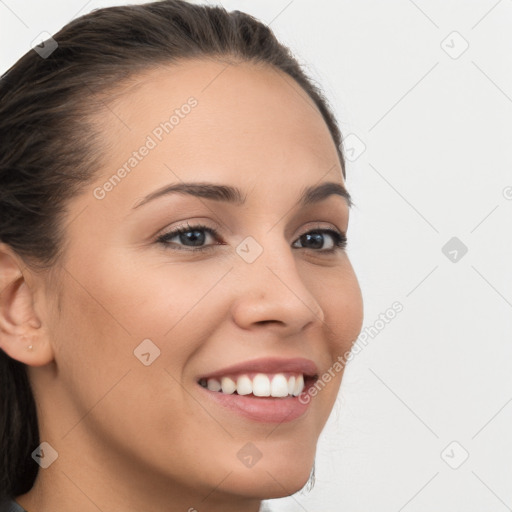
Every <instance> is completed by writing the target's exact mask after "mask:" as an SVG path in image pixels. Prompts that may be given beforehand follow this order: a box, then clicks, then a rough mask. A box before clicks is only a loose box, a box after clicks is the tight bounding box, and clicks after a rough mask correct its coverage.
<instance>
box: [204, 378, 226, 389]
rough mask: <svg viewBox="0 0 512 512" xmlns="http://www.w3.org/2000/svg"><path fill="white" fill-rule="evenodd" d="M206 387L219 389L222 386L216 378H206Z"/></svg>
mask: <svg viewBox="0 0 512 512" xmlns="http://www.w3.org/2000/svg"><path fill="white" fill-rule="evenodd" d="M207 387H208V389H209V390H210V391H220V390H221V389H222V386H221V384H220V382H219V381H218V380H217V379H208V382H207Z"/></svg>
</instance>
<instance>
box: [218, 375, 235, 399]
mask: <svg viewBox="0 0 512 512" xmlns="http://www.w3.org/2000/svg"><path fill="white" fill-rule="evenodd" d="M221 385H222V392H223V393H226V394H227V395H232V394H233V393H234V392H235V391H236V384H235V381H234V380H233V379H230V378H229V377H222V380H221Z"/></svg>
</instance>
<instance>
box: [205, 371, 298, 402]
mask: <svg viewBox="0 0 512 512" xmlns="http://www.w3.org/2000/svg"><path fill="white" fill-rule="evenodd" d="M205 380H206V386H204V384H203V386H204V387H207V388H208V389H209V390H210V391H220V392H222V393H225V394H227V395H232V394H233V393H235V392H236V393H237V394H239V395H250V394H253V395H254V396H261V397H266V396H272V397H276V398H284V397H286V396H290V395H291V396H298V395H300V394H301V393H302V391H303V389H304V376H303V375H302V374H300V375H292V376H289V377H286V376H285V375H284V374H283V373H277V374H272V375H266V374H264V373H258V374H256V375H255V376H254V377H253V378H252V379H251V378H250V377H249V376H248V375H240V376H239V377H238V378H235V379H232V378H231V377H222V378H220V379H213V378H212V379H205ZM203 382H204V380H203Z"/></svg>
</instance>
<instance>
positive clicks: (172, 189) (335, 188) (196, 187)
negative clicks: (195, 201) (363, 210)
mask: <svg viewBox="0 0 512 512" xmlns="http://www.w3.org/2000/svg"><path fill="white" fill-rule="evenodd" d="M176 193H177V194H187V195H191V196H195V197H202V198H204V199H212V200H214V201H224V202H227V203H232V204H235V205H239V206H241V205H243V204H244V203H245V201H246V199H247V198H246V196H245V195H244V194H242V191H241V190H240V189H239V188H236V187H232V186H230V185H220V184H216V183H206V182H193V183H185V182H182V183H176V184H174V185H167V186H164V187H162V188H160V189H158V190H155V191H154V192H152V193H151V194H149V195H147V196H146V197H144V198H143V199H142V200H140V201H138V202H137V203H136V204H135V206H134V207H133V209H134V210H135V209H136V208H139V207H141V206H142V205H144V204H146V203H149V202H150V201H153V200H154V199H157V198H159V197H162V196H166V195H169V194H176ZM332 195H337V196H340V197H342V198H343V199H344V200H345V202H346V203H347V205H348V207H349V208H350V207H351V206H352V198H351V196H350V194H349V193H348V191H347V189H346V188H345V187H344V186H343V185H342V184H340V183H336V182H333V181H327V182H324V183H321V184H320V185H314V186H311V187H306V188H305V189H304V190H303V191H302V194H301V196H300V198H299V200H298V202H297V204H299V205H300V206H303V207H304V206H308V205H310V204H313V203H318V202H320V201H323V200H324V199H327V198H328V197H330V196H332Z"/></svg>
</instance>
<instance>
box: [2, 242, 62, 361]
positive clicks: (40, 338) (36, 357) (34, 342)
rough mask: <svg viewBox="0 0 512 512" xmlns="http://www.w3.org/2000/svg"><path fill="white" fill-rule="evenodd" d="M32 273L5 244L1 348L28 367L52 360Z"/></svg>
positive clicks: (50, 346) (3, 245)
mask: <svg viewBox="0 0 512 512" xmlns="http://www.w3.org/2000/svg"><path fill="white" fill-rule="evenodd" d="M31 277H32V275H31V273H30V270H29V269H28V268H27V267H26V266H25V265H23V262H22V261H21V259H20V258H19V257H18V256H17V254H16V253H15V252H14V251H13V250H12V249H11V248H10V247H9V246H8V245H6V244H4V243H0V348H1V349H2V350H3V351H4V352H5V353H6V354H7V355H8V356H9V357H11V358H12V359H16V360H17V361H20V362H21V363H25V364H27V365H29V366H43V365H45V364H48V363H50V362H51V361H52V360H53V356H54V354H53V348H52V345H51V343H50V339H49V337H48V332H47V328H46V325H45V323H44V322H43V321H42V318H40V315H38V314H37V313H36V308H35V305H36V301H35V298H36V296H35V285H34V284H32V285H31V283H32V279H31Z"/></svg>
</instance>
